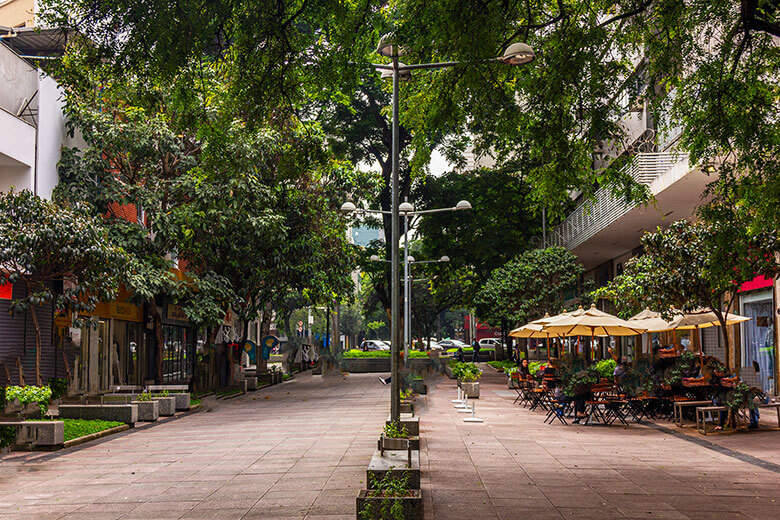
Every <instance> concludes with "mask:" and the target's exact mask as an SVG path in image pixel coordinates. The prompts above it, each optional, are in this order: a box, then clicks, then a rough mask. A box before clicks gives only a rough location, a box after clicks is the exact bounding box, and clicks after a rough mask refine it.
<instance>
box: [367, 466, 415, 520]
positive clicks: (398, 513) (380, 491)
mask: <svg viewBox="0 0 780 520" xmlns="http://www.w3.org/2000/svg"><path fill="white" fill-rule="evenodd" d="M408 479H409V477H408V474H406V473H405V474H404V475H403V476H402V477H394V476H393V474H392V473H391V472H388V473H387V474H386V475H385V476H384V478H382V480H375V481H374V482H372V484H373V486H372V487H373V489H369V490H366V489H363V490H361V491H360V494H359V495H358V497H357V518H358V520H422V518H423V505H422V494H421V493H420V490H419V489H409V487H408V485H407V481H408Z"/></svg>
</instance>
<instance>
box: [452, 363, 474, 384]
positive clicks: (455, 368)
mask: <svg viewBox="0 0 780 520" xmlns="http://www.w3.org/2000/svg"><path fill="white" fill-rule="evenodd" d="M450 366H451V367H452V375H453V376H455V379H458V380H460V381H464V382H471V381H477V380H479V378H480V377H482V370H480V369H479V367H478V366H477V365H476V364H475V363H468V362H466V363H458V362H455V363H454V364H453V363H450Z"/></svg>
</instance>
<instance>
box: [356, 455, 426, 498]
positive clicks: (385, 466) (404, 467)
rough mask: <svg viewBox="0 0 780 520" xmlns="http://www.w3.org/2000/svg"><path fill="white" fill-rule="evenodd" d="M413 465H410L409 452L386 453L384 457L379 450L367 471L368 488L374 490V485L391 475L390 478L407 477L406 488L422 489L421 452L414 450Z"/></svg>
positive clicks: (372, 458)
mask: <svg viewBox="0 0 780 520" xmlns="http://www.w3.org/2000/svg"><path fill="white" fill-rule="evenodd" d="M411 454H412V463H411V465H409V450H407V449H403V450H394V451H385V452H384V455H382V453H381V452H380V451H379V450H377V451H375V452H374V455H373V456H372V457H371V462H369V464H368V468H367V469H366V486H367V487H368V489H374V483H375V482H379V481H380V480H382V479H383V478H385V477H386V476H387V475H388V474H390V478H402V477H404V476H406V477H407V480H406V487H407V488H409V489H420V452H419V451H418V450H412V452H411Z"/></svg>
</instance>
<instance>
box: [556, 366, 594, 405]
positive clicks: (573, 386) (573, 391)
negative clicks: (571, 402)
mask: <svg viewBox="0 0 780 520" xmlns="http://www.w3.org/2000/svg"><path fill="white" fill-rule="evenodd" d="M599 381H601V373H599V371H598V369H597V368H596V367H595V365H591V366H589V367H587V368H585V369H583V370H579V371H577V372H574V373H572V374H571V377H569V378H568V379H566V380H564V381H563V384H564V390H563V391H564V393H565V394H566V395H568V396H569V397H573V396H575V395H579V394H582V393H583V392H585V391H587V389H588V387H590V386H591V385H595V384H597V383H598V382H599Z"/></svg>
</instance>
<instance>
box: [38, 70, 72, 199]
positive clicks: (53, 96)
mask: <svg viewBox="0 0 780 520" xmlns="http://www.w3.org/2000/svg"><path fill="white" fill-rule="evenodd" d="M38 97H39V99H40V102H39V109H38V151H37V172H36V190H35V192H36V194H37V195H40V196H41V197H43V198H46V199H49V198H51V193H52V191H53V190H54V187H55V186H56V185H57V182H58V181H59V176H58V174H57V163H58V162H59V160H60V156H61V152H62V147H63V146H73V144H72V142H71V141H72V140H71V139H69V138H67V136H66V134H65V115H64V114H63V113H62V109H63V106H64V103H63V101H62V90H61V89H60V87H59V85H57V82H56V81H54V79H52V78H51V77H49V76H46V75H44V74H41V76H40V80H39V91H38Z"/></svg>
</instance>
